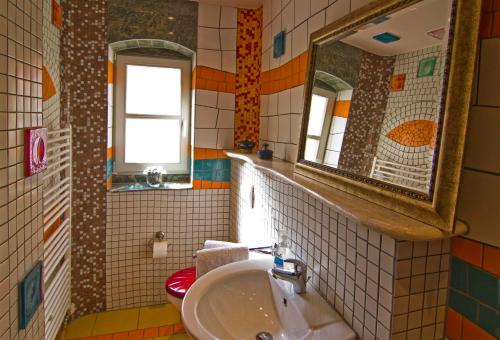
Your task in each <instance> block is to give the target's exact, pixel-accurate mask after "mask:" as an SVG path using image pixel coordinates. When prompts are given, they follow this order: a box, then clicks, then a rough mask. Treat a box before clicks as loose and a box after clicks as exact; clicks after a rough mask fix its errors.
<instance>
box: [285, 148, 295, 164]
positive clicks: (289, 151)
mask: <svg viewBox="0 0 500 340" xmlns="http://www.w3.org/2000/svg"><path fill="white" fill-rule="evenodd" d="M297 153H298V147H297V145H293V144H287V145H286V148H285V160H286V161H289V162H296V161H297Z"/></svg>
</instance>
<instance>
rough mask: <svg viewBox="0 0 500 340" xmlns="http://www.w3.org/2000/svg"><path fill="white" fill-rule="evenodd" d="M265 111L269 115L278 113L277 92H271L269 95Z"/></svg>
mask: <svg viewBox="0 0 500 340" xmlns="http://www.w3.org/2000/svg"><path fill="white" fill-rule="evenodd" d="M267 113H268V114H269V115H270V116H274V115H277V114H278V94H277V93H273V94H270V95H269V107H268V111H267Z"/></svg>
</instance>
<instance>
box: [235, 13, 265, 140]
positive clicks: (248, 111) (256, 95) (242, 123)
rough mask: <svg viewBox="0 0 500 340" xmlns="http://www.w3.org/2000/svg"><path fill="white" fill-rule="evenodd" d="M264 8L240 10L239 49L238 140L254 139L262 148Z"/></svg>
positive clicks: (237, 83) (237, 62)
mask: <svg viewBox="0 0 500 340" xmlns="http://www.w3.org/2000/svg"><path fill="white" fill-rule="evenodd" d="M261 37H262V8H258V9H240V10H238V34H237V42H238V43H237V45H238V46H237V51H236V68H237V72H236V93H235V95H236V116H235V125H234V126H235V131H234V140H235V142H238V141H242V140H250V141H252V142H254V143H255V147H256V148H258V144H259V122H260V120H259V111H260V71H261V65H260V63H261V54H262V38H261Z"/></svg>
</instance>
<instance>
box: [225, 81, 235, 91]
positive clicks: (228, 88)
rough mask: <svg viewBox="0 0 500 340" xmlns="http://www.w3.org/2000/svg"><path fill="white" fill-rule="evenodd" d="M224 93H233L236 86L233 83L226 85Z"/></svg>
mask: <svg viewBox="0 0 500 340" xmlns="http://www.w3.org/2000/svg"><path fill="white" fill-rule="evenodd" d="M226 92H227V93H235V92H236V85H235V84H234V83H229V84H226Z"/></svg>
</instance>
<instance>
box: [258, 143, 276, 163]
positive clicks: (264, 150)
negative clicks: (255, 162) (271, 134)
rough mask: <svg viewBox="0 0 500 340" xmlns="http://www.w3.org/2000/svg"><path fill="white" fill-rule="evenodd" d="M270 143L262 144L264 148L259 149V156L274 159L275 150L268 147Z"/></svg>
mask: <svg viewBox="0 0 500 340" xmlns="http://www.w3.org/2000/svg"><path fill="white" fill-rule="evenodd" d="M268 147H269V144H267V143H264V145H262V149H260V150H259V151H257V156H259V158H260V159H272V158H273V150H269V149H268Z"/></svg>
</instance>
